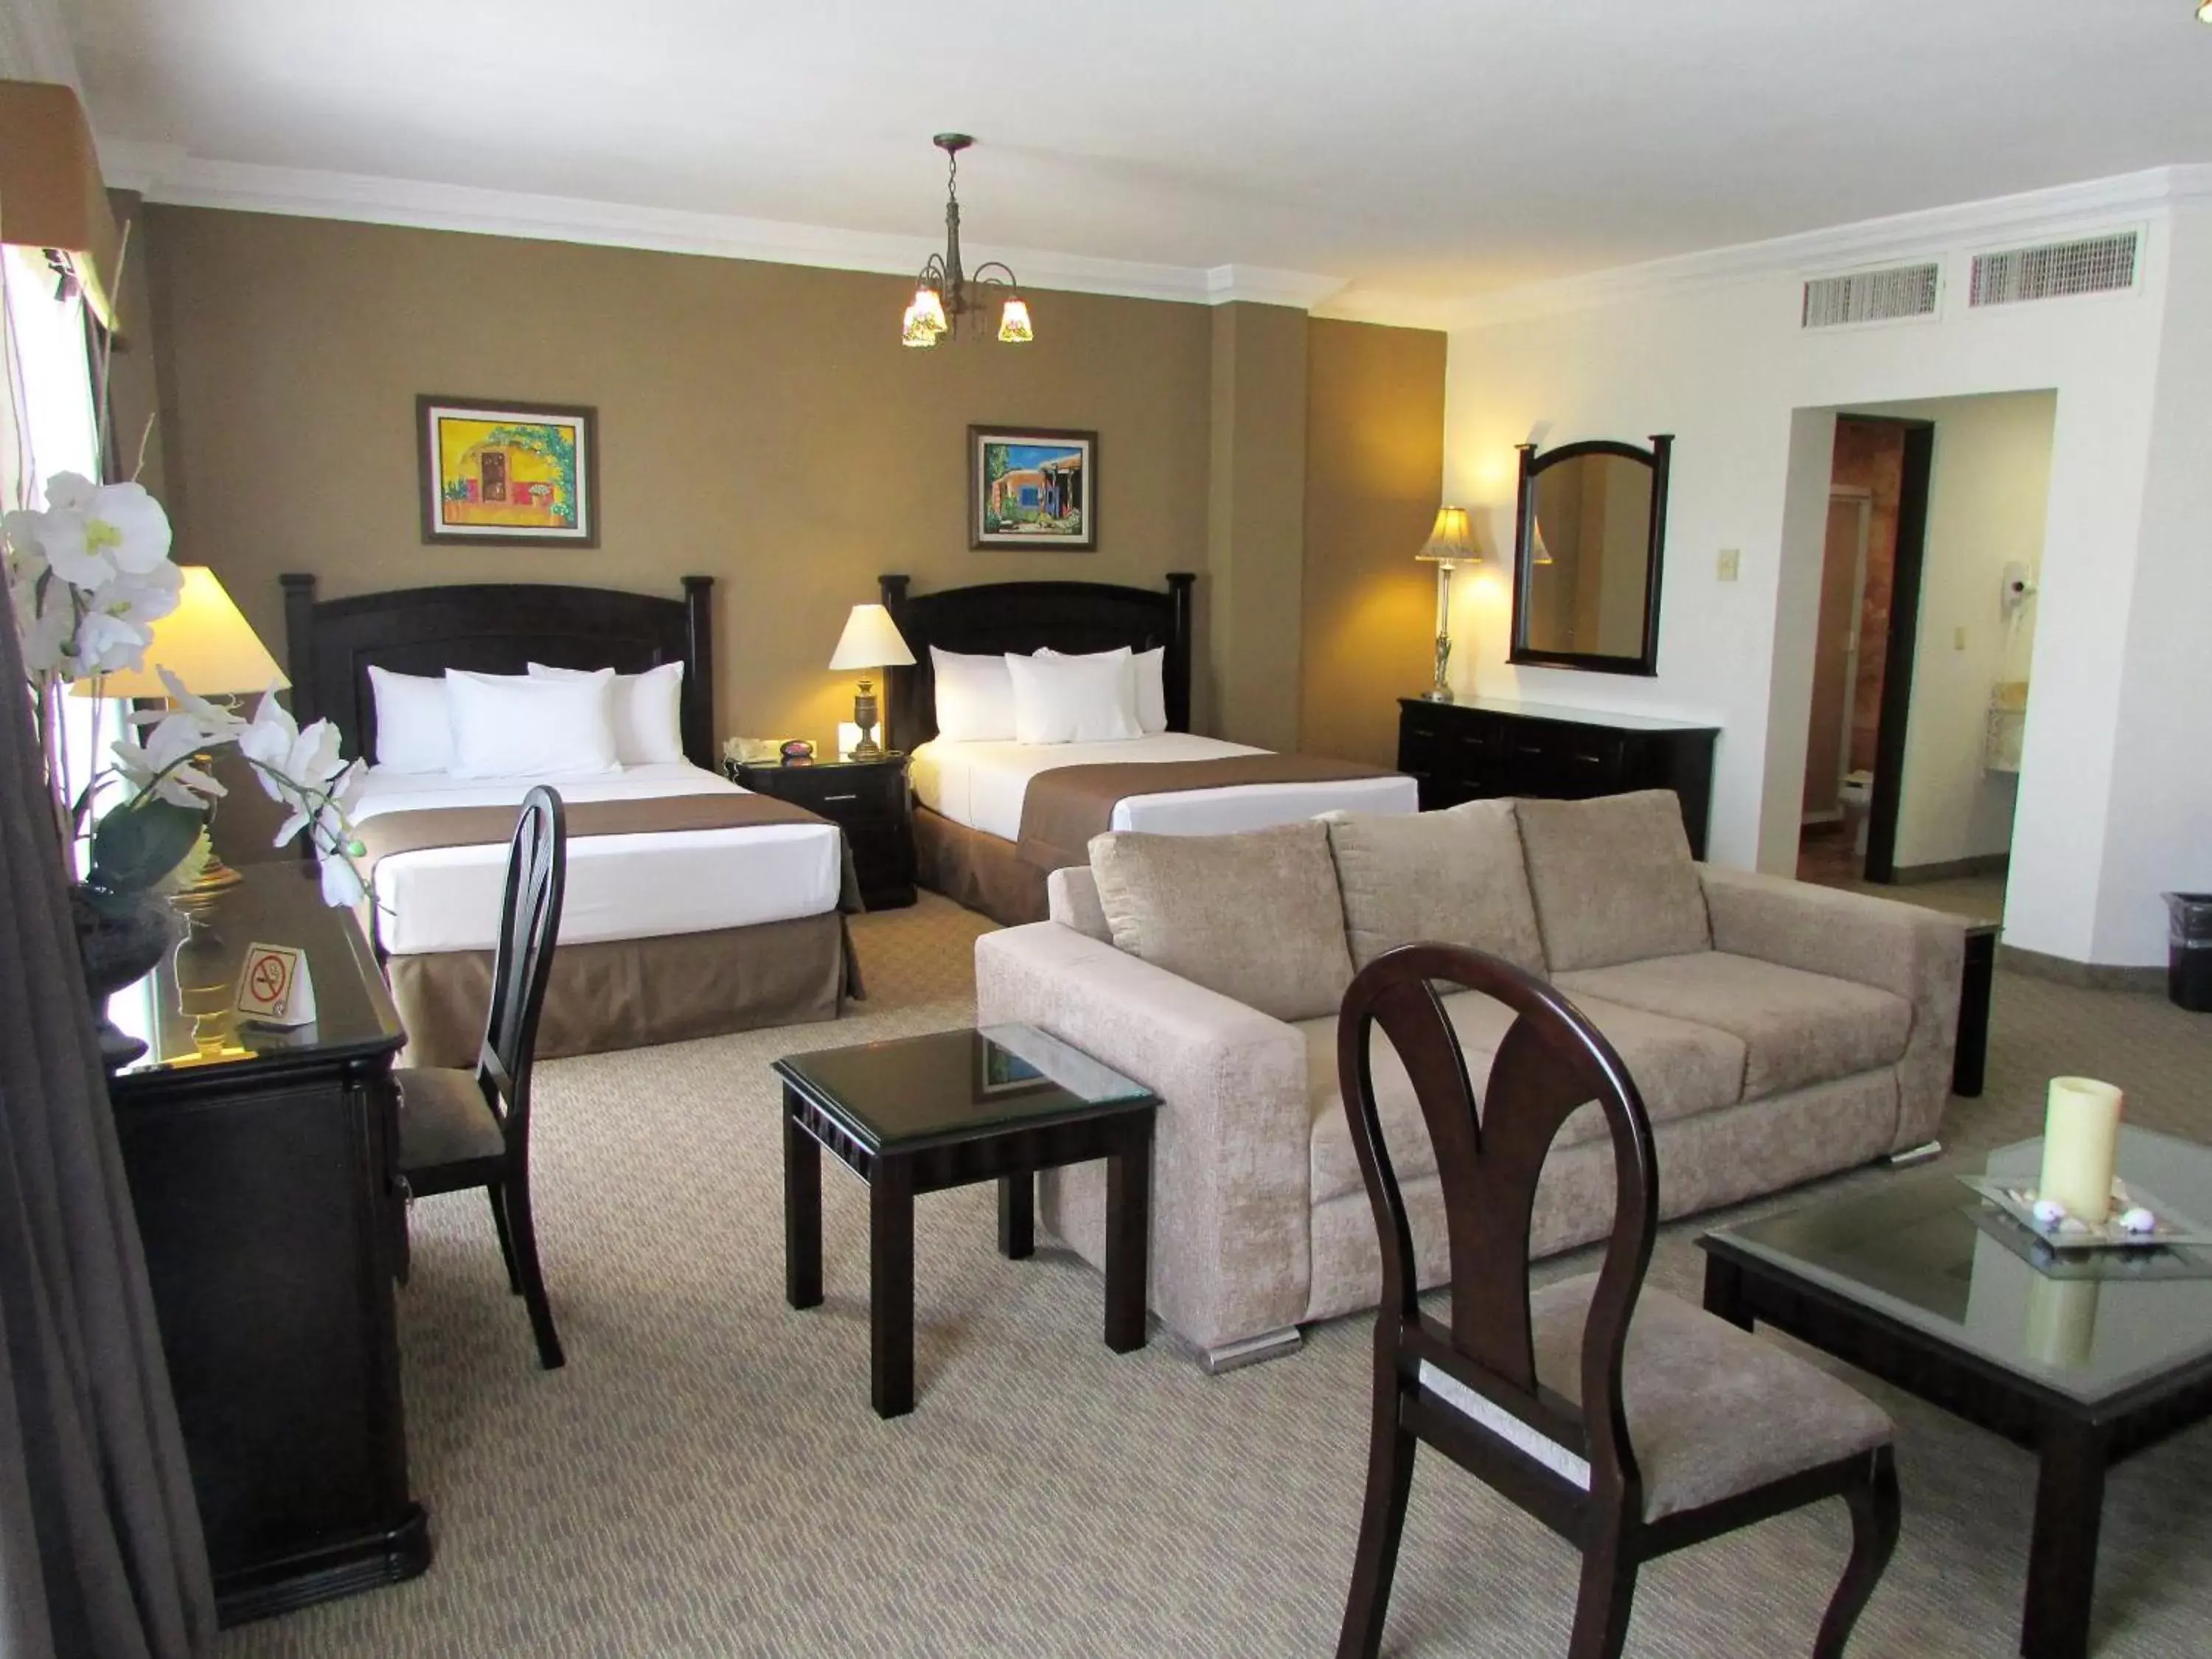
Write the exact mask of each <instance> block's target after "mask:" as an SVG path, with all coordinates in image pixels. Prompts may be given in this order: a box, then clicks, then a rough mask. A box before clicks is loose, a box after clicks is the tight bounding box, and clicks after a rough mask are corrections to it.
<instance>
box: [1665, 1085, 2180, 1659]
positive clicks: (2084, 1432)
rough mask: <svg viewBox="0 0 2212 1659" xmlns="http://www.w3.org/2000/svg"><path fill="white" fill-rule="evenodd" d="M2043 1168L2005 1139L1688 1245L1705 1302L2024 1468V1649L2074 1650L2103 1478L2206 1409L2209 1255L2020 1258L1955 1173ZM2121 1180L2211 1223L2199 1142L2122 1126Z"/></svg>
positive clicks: (2052, 1657)
mask: <svg viewBox="0 0 2212 1659" xmlns="http://www.w3.org/2000/svg"><path fill="white" fill-rule="evenodd" d="M2041 1163H2042V1143H2041V1142H2040V1141H2039V1140H2028V1141H2021V1142H2020V1143H2019V1144H2018V1145H2016V1146H2008V1147H2005V1148H2003V1149H2002V1150H2001V1151H1999V1152H1993V1153H1991V1154H1990V1156H1989V1157H1988V1158H1987V1159H1986V1160H1985V1162H1984V1163H1981V1164H1974V1165H1971V1166H1970V1165H1968V1164H1965V1163H1955V1164H1947V1165H1945V1166H1942V1167H1940V1168H1937V1169H1931V1170H1925V1171H1919V1172H1916V1173H1914V1174H1912V1175H1910V1176H1898V1177H1895V1178H1894V1179H1893V1180H1892V1181H1891V1182H1888V1183H1887V1184H1886V1185H1884V1186H1882V1187H1881V1188H1879V1189H1877V1190H1875V1191H1872V1192H1867V1193H1860V1194H1851V1195H1849V1196H1846V1197H1842V1198H1838V1199H1835V1200H1831V1201H1829V1202H1827V1203H1825V1204H1811V1205H1808V1206H1805V1207H1803V1208H1802V1209H1797V1210H1792V1211H1789V1212H1784V1213H1783V1214H1780V1215H1774V1216H1769V1217H1766V1218H1764V1219H1761V1220H1758V1221H1753V1222H1748V1223H1747V1224H1745V1225H1742V1226H1740V1227H1728V1228H1723V1229H1722V1230H1720V1231H1717V1232H1712V1233H1708V1234H1707V1235H1705V1237H1703V1238H1701V1239H1699V1241H1698V1243H1699V1245H1700V1246H1702V1247H1703V1248H1704V1249H1705V1252H1706V1258H1705V1307H1706V1309H1707V1310H1709V1311H1711V1312H1712V1313H1715V1314H1717V1315H1719V1316H1721V1317H1722V1318H1723V1319H1727V1320H1730V1321H1732V1322H1735V1323H1736V1324H1738V1325H1741V1326H1742V1327H1743V1328H1746V1329H1749V1328H1751V1327H1752V1325H1753V1322H1756V1321H1759V1320H1764V1321H1765V1322H1767V1323H1768V1324H1770V1325H1772V1326H1774V1327H1775V1328H1777V1329H1778V1330H1784V1331H1787V1332H1789V1333H1790V1334H1791V1335H1792V1336H1795V1337H1796V1338H1797V1339H1798V1340H1801V1341H1804V1342H1808V1343H1810V1344H1811V1345H1812V1346H1814V1347H1816V1348H1820V1349H1823V1350H1825V1351H1826V1352H1829V1353H1832V1354H1834V1355H1836V1356H1837V1357H1838V1358H1842V1359H1847V1360H1849V1361H1850V1363H1851V1364H1855V1365H1857V1366H1859V1367H1860V1368H1862V1369H1863V1370H1869V1371H1871V1372H1873V1373H1874V1374H1875V1376H1880V1377H1881V1378H1883V1379H1884V1380H1885V1381H1887V1382H1889V1383H1894V1384H1896V1385H1897V1386H1898V1387H1899V1388H1901V1389H1905V1390H1907V1391H1908V1392H1910V1393H1912V1394H1916V1395H1919V1396H1920V1397H1921V1398H1922V1399H1923V1400H1927V1401H1932V1402H1933V1403H1935V1404H1936V1405H1938V1406H1941V1407H1943V1408H1944V1409H1945V1410H1947V1411H1949V1412H1951V1413H1954V1414H1955V1415H1957V1416H1960V1417H1962V1418H1964V1419H1966V1420H1967V1421H1968V1422H1970V1423H1977V1424H1979V1425H1981V1426H1982V1427H1984V1428H1985V1429H1990V1430H1992V1431H1995V1432H1996V1433H1998V1434H2001V1435H2002V1436H2004V1437H2006V1438H2007V1439H2008V1440H2011V1441H2014V1442H2016V1443H2018V1444H2020V1445H2022V1446H2026V1447H2027V1448H2029V1449H2032V1450H2033V1451H2034V1452H2035V1453H2036V1454H2037V1455H2039V1457H2040V1459H2041V1460H2042V1468H2041V1473H2040V1475H2039V1479H2038V1481H2037V1485H2036V1493H2035V1521H2034V1532H2033V1542H2032V1544H2031V1546H2030V1549H2029V1553H2028V1566H2027V1603H2026V1607H2025V1609H2024V1611H2023V1613H2022V1617H2021V1637H2020V1650H2021V1653H2022V1654H2024V1655H2026V1656H2027V1659H2081V1656H2082V1655H2084V1654H2086V1653H2087V1651H2088V1647H2089V1610H2090V1604H2091V1601H2092V1599H2093V1595H2094V1592H2095V1586H2096V1571H2097V1534H2098V1531H2099V1528H2100V1522H2101V1520H2102V1516H2103V1510H2104V1502H2105V1471H2106V1469H2108V1468H2111V1467H2112V1465H2113V1464H2115V1463H2117V1462H2119V1461H2120V1460H2121V1459H2123V1458H2124V1457H2129V1456H2131V1455H2134V1454H2135V1453H2136V1452H2139V1451H2142V1450H2144V1449H2148V1448H2149V1447H2151V1446H2154V1445H2156V1444H2157V1443H2159V1442H2160V1441H2161V1440H2163V1439H2165V1438H2166V1437H2167V1436H2168V1435H2171V1434H2172V1433H2173V1432H2174V1431H2177V1430H2179V1429H2183V1428H2185V1427H2187V1426H2189V1425H2191V1424H2193V1423H2196V1422H2197V1421H2199V1420H2200V1419H2203V1418H2204V1417H2205V1416H2207V1415H2212V1251H2200V1250H2193V1249H2189V1250H2159V1251H2150V1252H2130V1253H2129V1255H2130V1257H2132V1258H2138V1259H2136V1260H2132V1261H2128V1262H2125V1263H2120V1262H2107V1263H2106V1264H2104V1265H2103V1266H2101V1267H2093V1266H2088V1265H2087V1264H2081V1261H2080V1258H2079V1257H2078V1256H2075V1255H2069V1256H2068V1257H2065V1258H2053V1257H2051V1255H2050V1254H2049V1253H2048V1252H2047V1251H2045V1252H2043V1253H2042V1259H2043V1260H2044V1261H2045V1264H2046V1266H2056V1273H2053V1272H2046V1271H2045V1270H2043V1269H2042V1268H2039V1267H2037V1266H2035V1265H2032V1263H2031V1261H2030V1259H2029V1257H2030V1255H2034V1254H2035V1253H2036V1247H2035V1245H2034V1243H2033V1240H2032V1239H2031V1238H2030V1237H2028V1236H2027V1233H2026V1232H2025V1231H2024V1230H2021V1229H2018V1228H2017V1227H2016V1226H2015V1224H2014V1223H2012V1222H2011V1221H2009V1220H2008V1219H2007V1218H2005V1217H2004V1216H2002V1214H2001V1213H2000V1212H1996V1210H1994V1209H1993V1208H1990V1207H1987V1206H1984V1205H1983V1203H1982V1201H1981V1200H1980V1199H1978V1197H1977V1196H1976V1195H1975V1194H1973V1193H1972V1191H1971V1190H1970V1189H1968V1188H1966V1187H1965V1186H1964V1185H1962V1184H1961V1183H1960V1182H1959V1181H1958V1180H1957V1178H1956V1176H1957V1175H1958V1174H1960V1173H1969V1174H1982V1173H1987V1174H1989V1175H1991V1176H2002V1177H2007V1178H2011V1179H2016V1180H2019V1181H2021V1182H2022V1183H2023V1184H2033V1182H2034V1179H2035V1176H2036V1173H2037V1171H2038V1170H2039V1167H2040V1165H2041ZM2119 1171H2120V1175H2121V1176H2122V1178H2123V1179H2124V1180H2126V1181H2128V1182H2131V1183H2139V1184H2140V1185H2141V1187H2142V1188H2143V1189H2145V1190H2146V1191H2148V1192H2149V1193H2150V1194H2153V1195H2154V1196H2155V1197H2156V1198H2158V1199H2159V1200H2161V1201H2162V1202H2164V1203H2165V1204H2167V1205H2169V1206H2172V1207H2173V1208H2174V1209H2175V1210H2177V1211H2179V1212H2181V1213H2182V1214H2184V1215H2185V1216H2187V1217H2188V1218H2191V1219H2193V1220H2195V1221H2197V1222H2199V1223H2203V1224H2207V1225H2212V1148H2207V1147H2203V1146H2196V1145H2193V1144H2191V1143H2190V1142H2187V1141H2182V1140H2176V1139H2173V1138H2172V1137H2171V1136H2168V1135H2161V1134H2154V1133H2151V1132H2149V1131H2148V1130H2142V1129H2133V1128H2124V1129H2123V1130H2122V1131H2121V1132H2120V1155H2119ZM2023 1251H2024V1252H2027V1254H2022V1252H2023ZM2062 1262H2063V1263H2064V1264H2072V1265H2057V1264H2060V1263H2062ZM2084 1274H2087V1275H2088V1276H2082V1275H2084ZM1905 1535H1906V1538H1907V1541H1908V1543H1907V1547H1910V1539H1911V1530H1910V1528H1909V1527H1908V1528H1907V1531H1906V1534H1905Z"/></svg>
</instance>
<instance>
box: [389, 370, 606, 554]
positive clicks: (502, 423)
mask: <svg viewBox="0 0 2212 1659" xmlns="http://www.w3.org/2000/svg"><path fill="white" fill-rule="evenodd" d="M415 410H416V421H415V426H416V453H417V454H418V455H419V456H420V457H421V459H422V539H423V540H424V541H425V542H462V543H474V544H477V545H479V546H497V545H501V544H504V545H508V546H517V545H519V546H524V547H597V546H598V545H599V433H598V423H599V411H598V410H592V409H586V408H582V407H580V406H577V405H574V404H525V403H497V402H493V401H491V400H489V399H487V398H444V397H437V396H434V395H431V394H428V393H425V394H424V395H423V396H422V397H419V398H416V400H415Z"/></svg>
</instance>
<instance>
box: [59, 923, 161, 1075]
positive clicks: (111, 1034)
mask: <svg viewBox="0 0 2212 1659" xmlns="http://www.w3.org/2000/svg"><path fill="white" fill-rule="evenodd" d="M70 920H71V921H74V922H75V923H76V948H77V956H78V957H79V959H80V960H81V961H82V963H83V964H84V984H85V988H86V989H87V990H88V991H89V992H91V993H92V1011H93V1018H94V1024H95V1026H96V1028H97V1030H98V1032H99V1036H100V1062H101V1064H102V1065H104V1066H106V1068H107V1069H108V1070H109V1071H111V1072H115V1071H120V1070H121V1069H122V1068H123V1067H124V1066H128V1065H129V1064H130V1063H131V1061H132V1060H136V1059H137V1058H138V1057H139V1056H140V1055H141V1054H144V1053H145V1052H146V1045H145V1044H144V1043H143V1042H140V1041H139V1040H138V1039H137V1037H134V1036H125V1034H124V1033H123V1032H122V1031H121V1030H118V1029H117V1027H116V1025H115V1024H114V1022H113V1021H112V1020H110V1019H109V1018H107V1000H108V998H109V997H111V996H112V995H113V994H115V993H116V992H118V991H119V990H121V989H122V988H123V987H125V986H126V985H128V984H130V983H131V982H132V981H134V980H138V979H143V977H144V976H145V975H148V974H149V973H151V972H152V971H153V969H154V968H155V964H156V963H159V962H160V961H161V957H162V955H163V954H164V953H165V952H166V951H167V950H168V948H169V941H170V939H173V937H174V936H175V929H176V913H175V912H174V911H173V910H172V909H170V908H169V905H168V901H167V900H166V899H163V898H161V897H159V896H155V895H154V894H152V893H138V894H133V895H131V896H127V897H125V898H122V899H120V900H118V899H104V900H101V901H99V902H95V901H94V898H93V897H92V896H91V894H90V893H89V892H88V890H86V888H85V887H84V885H83V884H82V883H80V884H77V885H76V886H74V887H71V888H70Z"/></svg>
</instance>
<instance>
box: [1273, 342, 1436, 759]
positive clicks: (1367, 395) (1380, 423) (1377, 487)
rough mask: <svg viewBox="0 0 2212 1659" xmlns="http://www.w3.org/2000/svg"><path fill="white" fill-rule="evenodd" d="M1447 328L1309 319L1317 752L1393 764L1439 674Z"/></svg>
mask: <svg viewBox="0 0 2212 1659" xmlns="http://www.w3.org/2000/svg"><path fill="white" fill-rule="evenodd" d="M1444 338H1445V337H1444V336H1443V335H1442V334H1440V333H1437V332H1433V331H1429V330H1425V329H1408V328H1379V327H1376V326H1374V325H1370V324H1365V323H1345V322H1333V321H1327V320H1323V319H1314V321H1313V322H1312V323H1311V325H1310V330H1309V332H1308V335H1307V344H1306V368H1307V381H1306V474H1305V581H1304V662H1303V668H1302V674H1301V684H1300V687H1299V704H1300V708H1301V710H1302V725H1301V731H1300V739H1301V742H1300V746H1301V747H1302V748H1304V750H1307V751H1308V752H1309V753H1312V754H1322V755H1339V756H1342V757H1346V758H1348V759H1352V760H1364V761H1372V762H1374V763H1377V764H1380V765H1386V766H1387V765H1394V764H1395V763H1396V760H1397V752H1398V699H1399V698H1400V697H1401V696H1412V695H1413V694H1415V693H1417V692H1419V691H1421V690H1425V689H1426V687H1427V686H1428V684H1429V682H1430V677H1431V666H1432V662H1431V653H1432V651H1433V647H1434V641H1435V628H1436V576H1435V571H1434V567H1433V566H1430V565H1425V564H1419V563H1416V562H1415V561H1414V558H1413V555H1414V554H1416V553H1417V552H1419V550H1420V548H1421V544H1422V543H1423V542H1424V541H1425V540H1426V539H1427V538H1428V533H1429V528H1430V526H1431V524H1433V523H1434V521H1435V519H1436V512H1437V497H1438V491H1439V489H1440V488H1441V483H1440V481H1441V478H1442V475H1443V416H1444ZM1462 580H1465V579H1464V578H1463V577H1462Z"/></svg>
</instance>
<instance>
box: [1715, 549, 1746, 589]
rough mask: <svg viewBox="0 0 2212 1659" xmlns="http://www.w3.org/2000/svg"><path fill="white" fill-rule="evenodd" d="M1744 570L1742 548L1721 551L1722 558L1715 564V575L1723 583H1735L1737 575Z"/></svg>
mask: <svg viewBox="0 0 2212 1659" xmlns="http://www.w3.org/2000/svg"><path fill="white" fill-rule="evenodd" d="M1742 568H1743V550H1742V549H1741V548H1740V547H1724V548H1723V549H1721V556H1720V557H1719V559H1718V560H1717V561H1716V562H1715V573H1716V574H1717V575H1718V576H1719V577H1720V579H1721V580H1723V581H1724V582H1732V581H1734V580H1735V579H1736V576H1737V574H1738V573H1739V572H1740V571H1741V569H1742Z"/></svg>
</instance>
